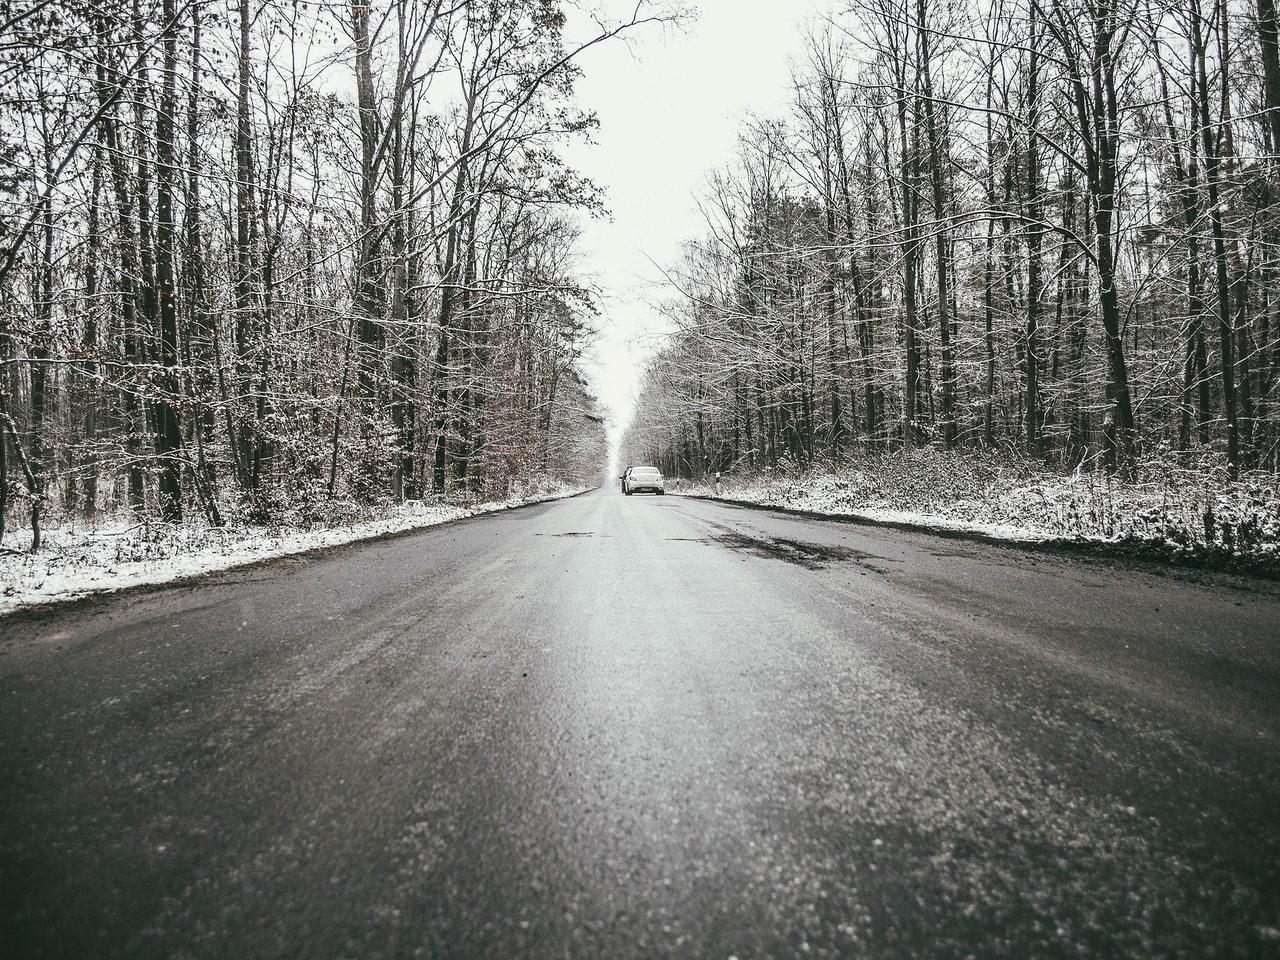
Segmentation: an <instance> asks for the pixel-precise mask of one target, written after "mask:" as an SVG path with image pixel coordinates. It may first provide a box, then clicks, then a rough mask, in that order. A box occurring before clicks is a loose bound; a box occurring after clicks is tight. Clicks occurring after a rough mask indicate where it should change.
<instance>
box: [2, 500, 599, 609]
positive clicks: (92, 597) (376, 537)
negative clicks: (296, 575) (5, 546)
mask: <svg viewBox="0 0 1280 960" xmlns="http://www.w3.org/2000/svg"><path fill="white" fill-rule="evenodd" d="M599 489H600V487H599V486H595V487H588V488H587V489H585V490H579V491H577V492H576V493H566V494H559V495H556V496H550V497H545V498H543V499H540V500H529V501H527V502H525V503H513V504H510V505H505V506H501V507H496V508H494V509H492V510H485V511H484V512H482V513H473V514H470V515H468V516H464V517H452V518H450V519H448V520H441V521H440V522H439V523H426V524H423V525H421V526H417V527H406V528H405V529H403V530H391V531H387V532H385V533H373V534H370V535H369V536H367V537H359V538H357V539H355V540H347V541H345V542H344V543H329V544H324V545H321V546H317V547H307V548H305V549H303V550H298V551H296V552H293V553H282V554H278V555H277V556H274V557H259V558H256V559H253V560H246V561H245V562H243V563H233V564H231V565H230V566H226V567H217V568H216V569H212V570H203V571H201V572H199V573H191V574H186V575H184V576H181V577H175V578H174V579H172V580H159V581H156V582H154V583H133V584H129V585H127V586H121V587H111V586H104V587H101V588H96V589H90V590H87V591H85V592H84V593H78V594H75V595H74V596H69V597H51V598H49V599H45V600H36V601H33V602H31V603H25V604H20V605H19V606H16V607H14V608H12V609H10V610H4V611H0V627H3V626H4V625H5V624H6V623H11V622H19V621H26V622H34V621H39V620H43V619H47V618H49V617H53V616H60V615H62V614H65V613H74V612H77V611H78V610H79V609H81V608H85V607H91V606H94V605H95V604H101V603H105V602H108V601H112V600H115V599H117V598H127V597H131V596H133V595H135V594H140V593H148V592H159V591H162V590H167V589H182V588H189V587H194V586H199V585H200V584H201V583H202V582H204V581H206V580H209V579H211V578H213V577H216V576H219V575H221V574H224V573H239V572H241V571H245V570H256V569H258V568H261V567H266V566H268V565H270V564H273V563H285V562H296V561H299V560H318V559H321V558H323V557H325V556H327V555H329V554H333V553H337V552H338V551H340V550H345V549H347V548H349V547H361V546H368V545H369V544H371V543H379V542H386V541H391V540H398V539H400V538H402V537H411V536H414V535H415V534H420V533H426V532H427V531H430V530H443V529H444V528H446V527H454V526H458V525H460V524H464V523H473V522H475V521H477V520H484V519H486V518H487V517H496V516H500V515H501V514H504V513H512V512H514V511H516V510H526V509H528V508H530V507H541V506H546V505H547V504H548V503H556V502H558V501H561V500H572V499H574V498H575V497H581V496H585V495H586V494H588V493H592V492H594V491H596V490H599Z"/></svg>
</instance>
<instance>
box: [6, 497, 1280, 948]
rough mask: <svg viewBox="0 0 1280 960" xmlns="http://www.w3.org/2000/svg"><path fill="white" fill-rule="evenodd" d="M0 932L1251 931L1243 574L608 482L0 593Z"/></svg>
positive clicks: (60, 942)
mask: <svg viewBox="0 0 1280 960" xmlns="http://www.w3.org/2000/svg"><path fill="white" fill-rule="evenodd" d="M0 633H3V640H0V650H2V655H0V770H2V771H3V777H2V779H0V911H2V912H0V955H3V956H5V957H10V958H26V957H51V958H52V957H57V958H63V957H74V958H88V957H121V958H130V960H134V958H148V957H177V958H184V957H192V958H195V957H200V958H203V957H228V958H249V957H298V958H328V957H351V958H383V957H432V958H454V957H456V958H489V957H491V958H511V960H516V958H557V960H559V958H565V957H573V958H588V957H600V958H607V960H622V958H632V957H636V958H639V957H666V956H672V957H692V958H722V960H723V958H729V957H738V958H740V960H747V958H757V957H780V958H781V957H801V956H804V957H871V958H876V957H922V958H923V957H964V956H973V957H977V958H983V960H985V958H993V957H1010V958H1019V960H1025V958H1044V957H1100V958H1113V957H1135V958H1138V957H1141V958H1150V957H1176V956H1181V957H1189V958H1190V957H1194V958H1202V957H1267V956H1272V957H1274V956H1278V955H1280V773H1278V771H1280V763H1278V761H1280V592H1278V591H1277V589H1276V587H1275V586H1274V585H1267V584H1262V583H1258V582H1251V581H1248V580H1236V579H1232V578H1227V577H1212V578H1208V577H1204V576H1191V575H1185V574H1178V575H1173V574H1161V573H1159V572H1155V571H1153V570H1151V569H1144V568H1135V567H1133V566H1131V565H1122V564H1110V563H1106V562H1099V561H1096V560H1084V559H1079V558H1069V557H1060V556H1056V555H1049V554H1044V553H1030V552H1026V551H1020V550H1017V549H1005V548H1000V547H995V546H989V545H983V544H975V543H971V542H966V541H963V540H955V539H942V538H938V537H932V536H926V535H919V534H911V533H903V532H898V531H891V530H883V529H878V528H874V527H862V526H854V525H849V524H841V523H835V522H817V521H813V520H809V519H802V518H797V517H791V516H784V515H780V514H776V513H770V512H764V511H756V510H747V509H742V508H737V507H732V506H728V505H724V504H716V503H711V502H706V501H696V500H691V499H685V498H681V497H674V496H667V497H665V498H656V497H649V498H639V497H633V498H624V497H622V496H620V495H619V494H618V493H617V492H615V491H598V492H596V493H593V494H590V495H588V496H584V497H579V498H576V499H572V500H565V501H561V502H556V503H552V504H547V505H542V506H537V507H531V508H526V509H521V510H516V511H512V512H509V513H503V514H499V515H493V516H488V517H482V518H477V519H474V520H469V521H465V522H461V523H457V524H453V525H450V526H447V527H442V528H437V529H434V530H428V531H425V532H422V533H418V534H414V535H410V536H404V537H400V538H397V539H391V540H386V541H382V542H376V543H371V544H367V545H362V546H355V547H349V548H345V549H341V550H337V551H333V552H330V553H327V554H324V555H322V556H318V557H315V556H313V557H309V558H298V559H293V560H285V561H277V562H274V563H271V564H267V565H263V566H258V567H254V568H250V569H245V570H241V571H238V572H234V571H233V572H229V573H224V574H219V575H215V576H212V577H209V578H207V579H206V580H204V581H202V582H200V583H199V584H198V585H195V586H190V585H188V586H182V587H174V588H167V589H157V590H154V591H149V592H142V593H134V594H130V595H126V596H119V597H115V598H106V599H103V600H99V601H94V602H91V603H88V604H81V605H77V606H73V607H70V608H65V609H64V610H62V611H61V612H56V613H44V614H40V615H37V616H31V615H27V616H20V617H17V618H10V619H8V620H0Z"/></svg>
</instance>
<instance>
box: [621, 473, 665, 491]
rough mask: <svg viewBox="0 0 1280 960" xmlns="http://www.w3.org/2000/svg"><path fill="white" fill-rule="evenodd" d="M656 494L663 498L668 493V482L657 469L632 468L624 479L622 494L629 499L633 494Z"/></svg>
mask: <svg viewBox="0 0 1280 960" xmlns="http://www.w3.org/2000/svg"><path fill="white" fill-rule="evenodd" d="M645 491H648V492H649V493H656V494H657V495H658V496H662V495H663V494H664V493H666V492H667V482H666V480H664V479H663V478H662V472H661V471H660V470H659V469H658V468H657V467H632V468H631V469H629V470H628V471H627V472H626V473H625V474H624V475H623V477H622V492H623V493H625V494H626V495H627V496H628V497H629V496H631V495H632V494H633V493H643V492H645Z"/></svg>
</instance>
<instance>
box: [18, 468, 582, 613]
mask: <svg viewBox="0 0 1280 960" xmlns="http://www.w3.org/2000/svg"><path fill="white" fill-rule="evenodd" d="M586 489H588V488H586V487H569V486H562V485H561V486H555V487H551V488H546V487H543V488H541V489H538V490H537V491H536V492H532V491H531V492H528V493H525V494H522V495H518V496H515V497H512V498H511V499H508V500H499V501H491V502H487V503H477V504H470V505H463V504H453V503H428V502H422V501H410V502H407V503H404V504H399V505H396V506H393V507H389V508H388V509H386V510H384V511H382V515H381V516H378V517H377V518H375V519H370V520H365V521H362V522H358V523H351V524H345V525H340V526H331V527H322V528H318V529H316V528H313V529H308V530H300V529H297V528H290V527H246V526H226V527H209V526H206V525H203V524H175V525H164V524H154V523H153V524H137V523H133V524H125V523H119V524H114V525H107V526H99V527H96V528H93V529H83V528H82V529H79V530H76V529H74V528H71V527H64V528H53V529H51V530H49V531H47V532H46V535H45V545H44V547H43V549H42V550H41V552H40V553H38V554H29V553H25V552H5V553H3V554H0V615H4V614H6V613H10V612H12V611H14V610H17V609H19V608H23V607H30V606H35V605H41V604H49V603H57V602H62V601H66V600H75V599H78V598H80V597H85V596H88V595H90V594H96V593H110V592H113V591H116V590H123V589H126V588H128V587H136V586H141V585H155V584H162V583H168V582H170V581H173V580H178V579H181V578H183V577H190V576H193V575H196V574H202V573H212V572H214V571H217V570H227V569H230V568H232V567H239V566H244V565H246V564H251V563H258V562H260V561H262V560H271V559H274V558H276V557H284V556H289V555H290V554H296V553H303V552H306V551H308V550H316V549H319V548H323V547H334V546H339V545H342V544H347V543H355V542H357V541H360V540H371V539H376V538H378V537H384V536H387V535H389V534H393V533H402V532H404V531H408V530H417V529H420V528H425V527H433V526H437V525H439V524H442V523H447V522H449V521H450V520H459V519H462V518H463V517H473V516H477V515H479V514H485V513H493V512H495V511H498V510H508V509H511V508H512V507H520V506H525V505H527V504H532V503H540V502H543V501H547V500H558V499H561V498H564V497H571V496H575V495H577V494H579V493H582V492H583V491H584V490H586ZM24 533H25V531H21V530H19V531H10V533H9V534H8V535H7V536H6V537H5V546H6V547H11V546H12V545H13V544H16V543H20V542H22V537H23V535H24Z"/></svg>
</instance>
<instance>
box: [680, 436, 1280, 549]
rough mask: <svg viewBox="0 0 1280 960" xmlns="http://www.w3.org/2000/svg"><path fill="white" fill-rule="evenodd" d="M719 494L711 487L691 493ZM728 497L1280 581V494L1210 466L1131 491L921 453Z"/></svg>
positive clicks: (759, 479) (1074, 476) (1080, 475)
mask: <svg viewBox="0 0 1280 960" xmlns="http://www.w3.org/2000/svg"><path fill="white" fill-rule="evenodd" d="M680 492H684V493H694V494H704V495H706V494H710V493H712V492H713V491H711V490H710V489H709V488H707V487H705V486H693V487H689V486H687V485H686V487H685V489H684V490H682V491H680ZM720 495H721V496H722V497H724V498H726V499H731V500H739V501H743V502H747V503H757V504H761V505H765V506H777V507H785V508H788V509H792V510H805V511H811V512H814V513H821V514H831V515H833V516H846V517H853V518H857V519H863V520H870V521H874V522H887V523H902V524H910V525H913V526H919V527H925V528H931V529H937V530H949V531H959V532H966V533H973V534H980V535H983V536H987V537H996V538H1000V539H1007V540H1015V541H1023V542H1040V543H1043V542H1049V541H1054V542H1064V541H1065V542H1074V543H1091V544H1098V545H1102V544H1111V545H1117V546H1125V547H1132V548H1138V549H1141V550H1144V551H1147V552H1151V553H1154V554H1157V555H1161V556H1167V557H1170V558H1183V559H1188V558H1190V559H1204V558H1213V559H1215V560H1218V561H1226V562H1227V564H1228V565H1231V566H1240V567H1247V568H1250V569H1254V570H1259V571H1265V570H1271V571H1272V572H1280V487H1278V485H1277V478H1276V477H1275V476H1274V475H1271V474H1265V473H1255V474H1250V475H1246V476H1242V477H1241V478H1240V479H1238V480H1235V481H1232V480H1228V479H1227V478H1226V476H1225V473H1224V472H1223V471H1221V470H1220V469H1217V468H1214V467H1206V466H1205V465H1204V464H1202V463H1201V464H1195V465H1193V466H1180V465H1178V464H1177V463H1175V462H1172V461H1170V460H1165V461H1159V462H1157V461H1154V460H1153V461H1150V462H1148V463H1145V464H1144V465H1143V467H1142V469H1141V470H1140V472H1139V478H1138V479H1137V480H1136V481H1134V482H1131V483H1122V482H1120V481H1119V480H1117V479H1116V478H1114V477H1112V476H1110V475H1108V474H1107V473H1106V472H1104V471H1097V472H1090V471H1080V470H1077V471H1075V472H1073V473H1071V474H1067V475H1063V474H1062V473H1059V472H1056V471H1053V470H1051V469H1048V468H1046V467H1044V466H1043V465H1042V464H1037V463H1034V462H1030V461H1026V460H1020V459H1012V458H1008V457H1004V458H1003V459H1002V458H1001V457H998V456H993V455H981V454H968V453H965V454H961V453H946V452H943V451H938V450H931V449H922V450H915V451H898V452H894V453H874V454H868V455H866V456H864V457H862V458H860V459H859V460H857V461H855V462H854V463H851V464H848V465H843V466H841V467H838V468H836V469H810V470H805V471H797V470H778V471H774V472H772V473H767V474H760V475H754V476H727V477H725V478H723V479H722V482H721V490H720Z"/></svg>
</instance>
